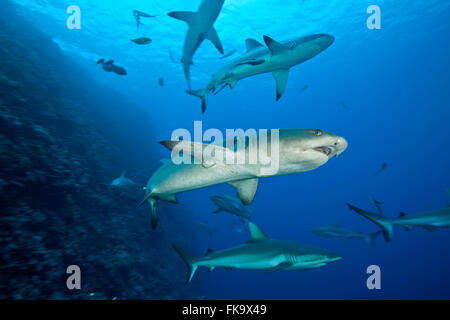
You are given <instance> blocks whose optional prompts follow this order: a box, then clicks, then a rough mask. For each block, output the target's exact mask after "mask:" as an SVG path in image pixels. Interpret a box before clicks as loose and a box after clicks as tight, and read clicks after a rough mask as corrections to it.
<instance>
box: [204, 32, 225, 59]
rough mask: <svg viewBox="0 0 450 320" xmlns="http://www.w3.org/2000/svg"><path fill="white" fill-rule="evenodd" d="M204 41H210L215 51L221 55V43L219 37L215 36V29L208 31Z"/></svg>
mask: <svg viewBox="0 0 450 320" xmlns="http://www.w3.org/2000/svg"><path fill="white" fill-rule="evenodd" d="M206 39H208V40H209V41H211V42H212V43H213V45H214V46H215V47H216V48H217V50H219V52H220V53H221V54H223V47H222V43H221V42H220V38H219V35H218V34H217V31H216V29H214V27H212V28H211V29H210V30H209V32H208V34H207V35H206Z"/></svg>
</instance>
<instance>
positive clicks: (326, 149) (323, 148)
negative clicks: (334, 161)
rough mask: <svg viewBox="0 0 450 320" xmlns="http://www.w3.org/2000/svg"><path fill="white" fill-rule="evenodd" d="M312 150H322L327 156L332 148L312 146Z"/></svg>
mask: <svg viewBox="0 0 450 320" xmlns="http://www.w3.org/2000/svg"><path fill="white" fill-rule="evenodd" d="M314 150H316V151H319V152H322V153H323V154H324V155H326V156H327V157H329V156H330V154H331V153H332V152H333V149H331V148H330V147H317V148H314Z"/></svg>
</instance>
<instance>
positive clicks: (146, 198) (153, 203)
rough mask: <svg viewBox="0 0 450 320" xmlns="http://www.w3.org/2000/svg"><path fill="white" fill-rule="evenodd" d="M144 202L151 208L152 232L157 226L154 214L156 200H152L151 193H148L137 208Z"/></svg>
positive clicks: (156, 218) (156, 217)
mask: <svg viewBox="0 0 450 320" xmlns="http://www.w3.org/2000/svg"><path fill="white" fill-rule="evenodd" d="M146 201H148V203H149V204H150V207H151V208H152V230H155V229H156V226H157V225H158V216H157V214H156V201H157V199H155V198H153V197H152V196H151V193H150V192H149V193H148V195H146V196H145V198H144V199H143V200H142V201H141V203H140V204H139V206H142V205H143V204H144V203H145V202H146Z"/></svg>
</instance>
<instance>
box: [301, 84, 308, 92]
mask: <svg viewBox="0 0 450 320" xmlns="http://www.w3.org/2000/svg"><path fill="white" fill-rule="evenodd" d="M308 88H309V84H306V85H305V86H304V87H303V88H302V90H301V92H303V91H306V89H308Z"/></svg>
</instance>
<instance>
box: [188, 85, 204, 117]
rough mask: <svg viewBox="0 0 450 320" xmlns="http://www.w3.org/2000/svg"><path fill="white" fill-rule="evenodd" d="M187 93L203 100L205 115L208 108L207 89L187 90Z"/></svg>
mask: <svg viewBox="0 0 450 320" xmlns="http://www.w3.org/2000/svg"><path fill="white" fill-rule="evenodd" d="M186 93H187V94H190V95H191V96H195V97H198V98H200V99H202V113H205V111H206V107H207V105H208V92H206V90H205V89H200V90H186Z"/></svg>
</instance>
